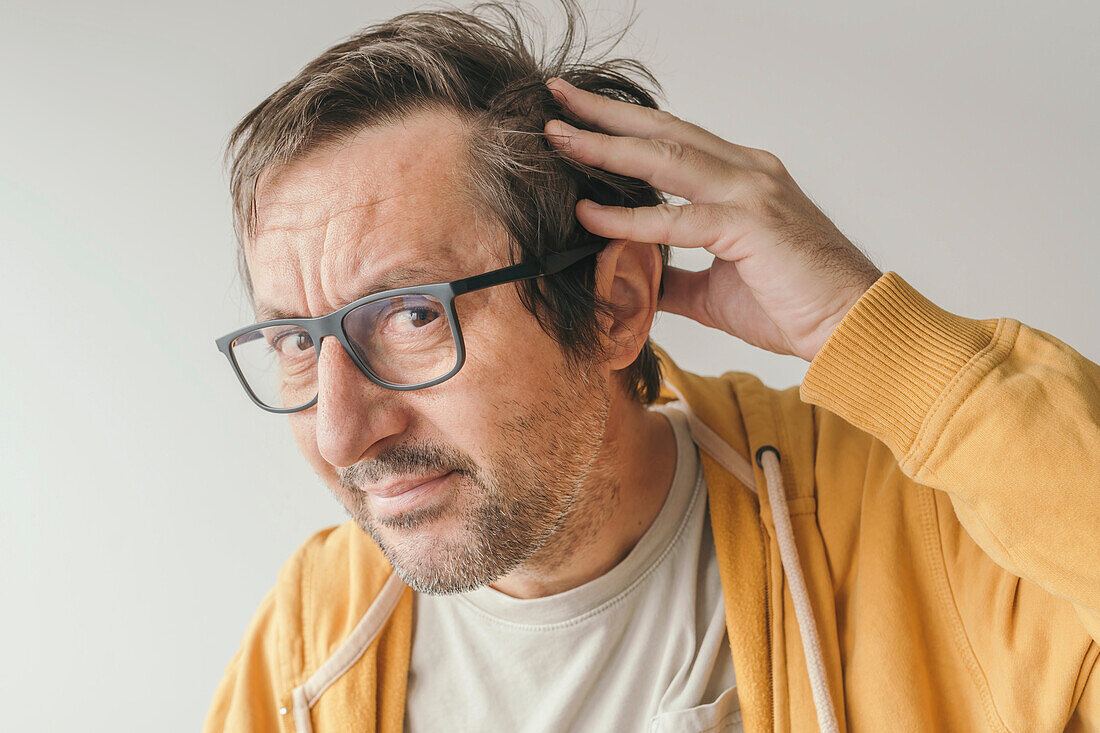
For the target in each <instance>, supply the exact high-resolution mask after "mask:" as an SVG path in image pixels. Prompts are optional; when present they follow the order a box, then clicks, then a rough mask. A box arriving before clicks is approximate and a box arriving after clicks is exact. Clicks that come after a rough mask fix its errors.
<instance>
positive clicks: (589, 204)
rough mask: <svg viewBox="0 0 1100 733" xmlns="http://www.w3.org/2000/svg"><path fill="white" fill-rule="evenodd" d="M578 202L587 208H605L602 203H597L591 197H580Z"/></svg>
mask: <svg viewBox="0 0 1100 733" xmlns="http://www.w3.org/2000/svg"><path fill="white" fill-rule="evenodd" d="M580 203H582V204H584V205H585V206H586V207H588V208H589V209H606V208H607V207H606V206H604V205H603V204H597V203H596V202H595V201H593V200H592V199H581V200H580Z"/></svg>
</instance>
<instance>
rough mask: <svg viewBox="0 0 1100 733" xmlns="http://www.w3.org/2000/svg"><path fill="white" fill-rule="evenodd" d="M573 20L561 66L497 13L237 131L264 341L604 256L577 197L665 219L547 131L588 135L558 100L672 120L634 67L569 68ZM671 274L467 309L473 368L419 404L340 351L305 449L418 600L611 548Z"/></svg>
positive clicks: (635, 271) (516, 296) (283, 102)
mask: <svg viewBox="0 0 1100 733" xmlns="http://www.w3.org/2000/svg"><path fill="white" fill-rule="evenodd" d="M567 8H568V9H569V11H570V13H569V14H568V18H567V19H568V25H569V29H570V32H568V33H567V38H566V41H565V42H564V43H563V45H562V46H561V47H560V48H559V49H558V53H557V54H556V56H555V58H554V60H553V61H551V62H549V63H545V62H539V61H536V60H535V58H534V57H533V56H532V55H531V54H530V53H529V51H528V50H527V49H526V47H525V40H524V38H523V34H522V32H521V26H520V24H519V23H518V22H516V20H515V18H514V17H513V16H512V15H511V14H510V13H509V12H508V11H506V10H505V9H503V8H499V7H498V8H490V9H491V10H492V9H495V10H496V11H498V12H499V14H500V16H501V18H503V19H504V20H505V21H508V22H505V23H502V24H501V23H492V22H490V21H489V20H486V19H485V18H483V17H481V16H480V15H470V14H467V13H462V12H459V11H441V12H434V13H409V14H405V15H402V16H399V17H397V18H394V19H393V20H391V21H388V22H386V23H382V24H379V25H376V26H373V27H371V28H368V29H367V30H365V31H364V32H362V33H360V34H358V35H356V36H354V37H353V38H351V39H349V40H348V41H346V42H344V43H342V44H339V45H337V46H335V47H333V48H332V49H329V50H328V51H326V52H325V53H324V54H322V55H321V56H320V57H318V59H316V60H314V61H313V62H311V63H310V64H309V65H308V66H306V68H305V69H303V71H302V72H301V73H300V74H299V75H298V76H297V77H296V78H295V79H293V80H291V81H290V82H288V83H287V84H286V85H284V86H283V87H282V88H280V89H279V90H278V91H276V92H275V93H274V94H272V95H271V96H270V97H269V98H268V99H267V100H265V101H264V102H263V103H262V104H261V105H259V106H258V107H257V108H256V109H255V110H253V111H252V112H251V113H249V114H248V115H247V116H246V117H245V118H244V120H242V122H241V123H240V124H239V125H238V127H237V129H236V130H235V131H234V133H233V135H232V138H231V141H230V149H229V158H230V167H231V187H232V194H233V200H234V222H235V228H236V229H237V232H238V237H239V240H240V243H241V261H242V264H243V266H244V273H245V281H246V283H247V286H248V287H249V292H250V295H251V296H252V297H253V300H254V302H255V305H256V307H257V313H258V316H259V318H260V319H261V320H263V319H266V318H268V317H271V314H273V313H276V312H278V313H282V314H287V315H295V316H304V317H310V316H320V315H324V314H327V313H329V312H331V311H333V310H336V309H337V308H339V307H340V306H342V305H344V304H346V303H348V302H350V301H352V300H355V299H357V298H360V297H362V296H364V295H366V294H368V293H373V292H376V291H379V290H383V289H388V288H395V287H401V286H405V285H418V284H424V283H431V282H439V281H447V280H455V279H458V278H461V277H467V276H470V275H475V274H478V273H481V272H486V271H488V270H492V269H495V268H499V267H503V266H505V265H508V264H511V263H514V262H519V261H527V260H536V259H541V258H542V257H543V256H545V255H546V254H547V253H549V252H555V251H563V250H566V249H570V248H573V247H576V246H578V245H581V244H584V243H587V242H590V241H592V240H593V239H594V238H593V237H592V235H590V234H588V233H587V232H585V231H584V230H583V229H582V228H581V227H580V225H579V224H578V223H577V221H576V219H575V217H574V216H573V208H574V205H575V203H576V201H577V200H578V199H579V198H581V197H587V198H591V199H594V200H596V201H599V202H601V203H609V204H617V205H628V206H636V205H650V204H654V203H657V202H659V201H660V200H661V196H660V194H659V193H658V192H657V191H655V190H654V189H652V187H650V186H648V185H647V184H645V183H643V182H639V181H637V180H633V179H626V178H622V177H620V176H615V175H612V174H608V173H606V172H603V171H597V170H595V169H590V168H587V167H584V166H582V165H580V164H577V163H575V162H573V161H571V160H569V159H568V158H566V157H564V156H561V155H559V154H558V153H556V152H555V151H554V150H553V148H552V147H551V146H550V145H548V144H547V142H546V140H545V138H544V136H543V133H542V130H543V125H544V124H545V122H546V121H547V120H548V119H550V118H553V117H558V118H562V119H565V120H567V121H569V122H571V123H573V124H574V125H577V126H584V125H583V124H581V123H580V121H579V120H577V119H575V118H572V117H571V115H569V114H568V112H567V111H565V110H563V108H562V107H561V105H560V104H559V103H558V102H557V101H556V100H555V99H554V97H553V96H552V95H551V94H550V92H549V90H548V89H547V88H546V86H545V81H546V79H547V78H549V77H550V76H561V77H563V78H565V79H567V80H569V81H571V82H572V83H574V84H575V85H577V86H580V87H582V88H587V89H590V90H592V91H597V92H601V93H604V94H608V95H611V96H616V97H619V98H622V99H627V100H629V101H633V102H636V103H641V104H645V105H647V106H655V104H654V103H653V100H652V98H651V96H650V95H649V94H648V93H647V92H645V91H644V90H643V89H642V88H641V87H640V86H638V85H636V84H635V83H633V82H631V81H630V80H629V79H628V78H627V77H626V76H625V75H624V74H623V73H621V71H619V69H621V68H626V67H630V66H631V65H632V64H631V62H614V61H610V62H604V63H603V64H600V65H595V66H593V65H582V64H580V63H571V59H570V54H571V52H572V38H571V36H572V32H571V31H572V29H573V27H574V23H575V22H576V17H575V16H574V15H573V13H574V12H575V11H574V9H573V7H572V6H571V5H567ZM635 68H636V70H637V71H639V73H640V74H642V75H643V76H646V78H648V79H650V80H652V77H649V76H648V74H647V73H646V72H645V71H644V69H642V68H641V67H640V66H636V65H635ZM654 83H655V82H654ZM667 256H668V255H667V249H666V248H656V247H653V246H651V245H641V244H634V243H626V244H623V243H615V244H612V245H611V246H609V247H608V248H606V249H605V251H604V252H602V253H601V254H600V256H599V258H598V261H597V259H596V258H588V259H587V260H585V261H582V262H581V263H578V264H577V265H574V266H572V267H570V268H568V269H567V270H566V271H564V272H562V273H560V274H557V275H553V276H549V277H546V278H540V279H538V280H534V281H529V282H526V283H520V284H518V285H511V284H506V285H501V286H498V287H494V288H489V289H486V290H481V291H476V292H472V293H469V294H466V295H462V296H460V297H458V298H456V300H455V309H456V311H457V315H458V320H459V323H460V325H461V329H462V334H463V339H464V342H465V346H466V351H467V359H466V363H465V365H464V366H463V368H462V370H461V371H460V372H459V373H458V374H457V375H455V376H454V377H452V378H451V379H449V380H447V381H445V382H443V383H441V384H438V385H435V386H432V387H430V388H426V389H423V390H415V391H404V392H403V391H394V390H388V389H385V388H383V387H380V386H378V385H376V384H375V383H373V382H371V381H370V380H369V379H367V378H366V377H365V375H363V374H362V373H361V372H359V371H358V369H357V368H356V366H355V365H354V363H353V362H352V361H351V359H350V358H349V356H348V354H347V353H345V352H344V351H343V350H342V348H341V346H340V344H339V343H338V342H337V341H336V340H335V339H331V338H327V339H325V340H324V341H323V343H322V344H321V345H320V349H319V357H318V360H317V364H316V371H317V383H318V399H317V404H316V406H314V407H312V408H310V409H308V410H304V411H302V412H297V413H293V414H292V415H291V417H290V419H291V425H292V429H293V432H294V436H295V439H296V441H297V443H298V445H299V448H300V449H301V450H302V452H303V453H304V454H305V455H306V457H307V458H308V459H309V461H310V463H311V464H312V465H313V467H314V469H315V470H316V471H317V473H318V474H319V475H320V476H321V477H322V478H323V479H324V480H325V481H326V483H328V485H329V486H330V487H331V488H332V489H333V491H334V492H335V493H336V495H337V496H338V498H339V499H340V501H341V502H342V503H343V504H344V506H345V507H346V508H347V509H348V511H349V512H350V513H351V515H352V516H353V517H354V518H355V519H356V521H357V522H358V523H359V524H360V526H362V527H363V529H364V530H366V531H368V532H370V534H371V535H372V536H373V537H374V539H375V540H376V542H377V543H378V544H379V546H380V547H381V548H382V550H383V551H384V552H385V553H386V555H387V557H388V558H389V559H390V560H391V562H392V563H393V564H394V566H395V568H396V569H397V570H398V572H399V573H400V574H401V575H402V577H403V578H405V580H406V581H407V582H409V584H410V585H412V586H413V587H415V588H418V589H420V590H423V591H426V592H454V591H461V590H467V589H471V588H474V587H477V586H480V585H484V584H486V583H489V582H492V581H494V580H496V579H498V578H500V577H502V576H503V575H505V574H507V573H508V572H511V571H513V570H515V569H516V568H518V567H520V566H521V565H523V566H525V567H530V568H532V569H534V568H545V569H549V568H552V567H553V566H554V564H555V563H557V562H560V561H561V560H562V559H563V558H565V557H567V556H568V554H569V552H571V551H572V550H574V549H575V548H576V547H578V546H580V545H581V544H582V543H584V542H585V541H586V540H587V539H589V538H590V536H591V534H592V532H593V531H594V530H595V529H596V528H598V527H599V524H600V522H601V519H602V518H603V517H605V516H606V514H607V512H609V511H610V510H611V508H612V507H613V506H614V502H615V501H616V498H617V495H618V493H617V492H618V490H617V487H616V485H615V482H614V480H613V478H612V477H610V476H608V475H606V473H605V472H602V471H601V464H602V463H603V459H604V458H606V457H608V456H610V455H612V454H613V453H614V451H615V445H614V441H613V440H611V441H610V442H609V441H608V436H609V435H613V434H614V430H609V426H612V427H613V426H614V425H615V424H617V423H618V422H619V421H621V420H622V415H623V414H625V413H626V412H628V411H630V410H637V409H641V407H642V406H643V405H644V404H646V403H648V402H651V401H652V400H653V399H654V398H655V397H656V392H657V389H658V384H659V374H658V372H657V363H656V358H655V355H654V354H653V351H652V348H651V346H650V345H649V343H648V340H647V336H648V331H649V326H650V323H651V321H652V317H653V311H654V308H655V306H656V299H657V293H658V288H659V280H660V271H661V266H662V263H663V262H664V261H667ZM435 477H443V478H441V479H440V480H438V481H434V482H431V483H427V484H424V485H423V486H421V487H420V488H416V489H414V490H411V491H409V490H404V489H406V488H407V487H408V486H409V485H418V484H421V483H422V482H423V481H424V480H425V479H432V478H435Z"/></svg>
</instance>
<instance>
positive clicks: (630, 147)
mask: <svg viewBox="0 0 1100 733" xmlns="http://www.w3.org/2000/svg"><path fill="white" fill-rule="evenodd" d="M547 86H548V87H549V88H550V89H551V91H552V92H553V93H554V94H555V95H556V96H557V97H558V99H559V100H560V101H561V102H562V103H563V104H564V105H565V106H566V107H567V108H568V109H569V110H570V111H571V112H572V113H573V114H575V115H576V116H577V117H578V118H579V119H581V120H584V121H585V122H586V123H588V124H589V125H591V126H592V127H593V128H596V129H600V130H603V131H605V132H607V133H610V134H602V133H598V132H589V131H584V130H577V129H576V128H574V127H571V126H569V125H567V124H565V123H564V122H562V121H561V120H550V121H549V122H547V124H546V129H545V131H546V133H547V137H548V139H549V140H550V142H551V143H552V144H553V145H554V146H555V147H556V148H558V149H559V150H561V151H562V152H563V153H565V154H567V155H569V156H570V157H571V158H574V159H575V160H578V161H580V162H583V163H586V164H588V165H591V166H594V167H596V168H602V169H604V170H607V171H610V172H612V173H619V174H621V175H625V176H630V177H632V178H639V179H642V180H644V181H647V182H648V183H650V184H651V185H653V186H655V187H656V188H658V189H659V190H662V191H665V192H666V193H670V194H673V195H675V196H679V197H681V198H684V199H687V200H688V201H690V202H691V203H689V204H684V205H682V206H677V205H673V204H660V205H658V206H643V207H638V208H629V207H620V206H605V207H601V206H598V205H596V204H594V202H591V201H589V200H587V199H582V200H581V201H579V202H578V203H577V208H576V216H577V219H578V220H579V221H580V223H581V225H582V226H584V228H585V229H587V230H588V231H590V232H592V233H593V234H596V235H599V236H601V237H607V238H609V239H613V240H626V241H633V242H647V243H654V244H668V245H672V246H674V247H704V248H705V249H706V250H707V251H708V252H710V253H712V254H713V255H714V256H715V259H714V261H713V262H712V263H711V266H710V269H708V270H703V271H701V272H689V271H686V270H681V269H678V268H675V267H668V268H666V269H665V272H664V276H663V277H664V281H663V282H664V295H663V297H662V298H661V302H660V303H659V304H658V308H659V309H660V310H664V311H668V312H670V313H677V314H679V315H683V316H687V317H689V318H693V319H694V320H696V321H698V322H699V323H702V324H703V325H706V326H711V327H713V328H719V329H722V330H723V331H725V332H727V333H730V334H732V335H734V336H736V337H738V338H740V339H742V340H744V341H746V342H748V343H750V344H752V345H754V346H758V347H760V348H762V349H767V350H768V351H773V352H775V353H777V354H793V355H795V356H799V357H801V358H803V359H805V360H807V361H810V360H812V359H813V358H814V355H815V354H817V352H818V350H819V349H820V348H821V346H822V344H824V343H825V340H826V339H827V338H828V337H829V334H831V333H832V332H833V329H835V328H836V325H837V323H839V322H840V319H841V318H843V317H844V314H845V313H847V312H848V310H849V309H850V308H851V307H852V306H853V305H855V302H856V301H857V300H859V297H860V296H861V295H862V294H863V293H864V292H865V291H866V290H867V289H868V288H869V287H871V285H872V284H873V283H874V282H875V281H876V280H877V279H878V278H879V277H881V276H882V272H881V271H880V270H879V269H878V268H877V267H875V265H874V264H873V263H872V262H871V261H870V260H869V259H868V258H867V256H866V255H864V254H863V253H862V252H860V251H859V249H857V248H856V246H855V245H854V244H852V243H851V242H850V241H849V240H848V238H847V237H845V236H844V235H843V234H841V233H840V230H838V229H837V228H836V226H835V225H833V223H832V222H831V221H829V219H828V218H827V217H826V216H825V215H824V214H823V213H822V212H821V210H820V209H818V208H817V206H815V205H814V203H813V202H812V201H810V199H809V198H808V197H807V196H806V194H804V193H803V192H802V189H800V188H799V187H798V184H796V183H795V182H794V179H792V178H791V176H790V174H788V173H787V169H786V168H785V167H784V166H783V164H782V163H781V162H780V161H779V159H778V158H777V157H775V156H774V155H772V154H771V153H769V152H767V151H765V150H757V149H755V148H748V147H742V146H740V145H735V144H733V143H731V142H727V141H726V140H723V139H722V138H720V137H718V136H716V135H713V134H711V133H710V132H707V131H706V130H704V129H703V128H701V127H698V126H697V125H693V124H691V123H690V122H686V121H684V120H681V119H679V118H678V117H676V116H674V115H672V114H669V113H668V112H664V111H658V110H653V109H650V108H648V107H642V106H639V105H636V104H630V103H628V102H621V101H618V100H614V99H610V98H608V97H604V96H601V95H599V94H593V93H592V92H587V91H584V90H581V89H578V88H576V87H574V86H572V85H571V84H569V83H568V82H565V81H564V80H562V79H557V78H555V79H551V80H550V81H549V82H548V83H547Z"/></svg>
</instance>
